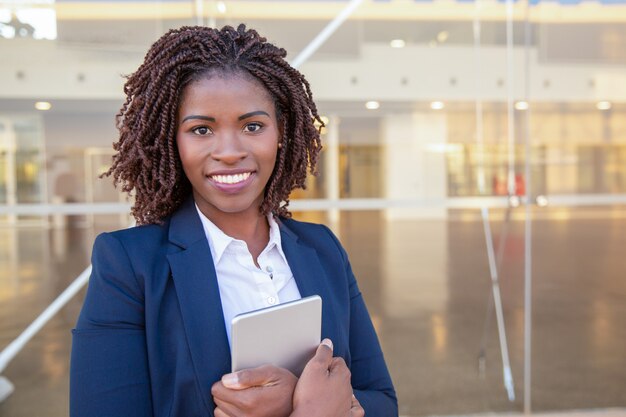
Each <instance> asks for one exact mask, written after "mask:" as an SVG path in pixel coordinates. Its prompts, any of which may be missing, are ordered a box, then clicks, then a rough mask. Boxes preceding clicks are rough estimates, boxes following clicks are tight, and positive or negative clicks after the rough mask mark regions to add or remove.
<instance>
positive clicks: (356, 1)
mask: <svg viewBox="0 0 626 417" xmlns="http://www.w3.org/2000/svg"><path fill="white" fill-rule="evenodd" d="M361 3H363V0H351V1H350V3H348V5H347V6H346V7H345V8H344V9H343V10H342V11H341V12H340V13H339V14H338V15H337V16H336V17H335V18H334V19H333V20H332V21H331V22H330V23H329V24H328V25H326V27H325V28H324V29H322V31H321V32H320V33H319V34H318V35H317V36H316V37H315V38H314V39H313V40H312V41H311V43H309V44H308V45H307V46H306V47H305V48H304V49H303V50H302V52H300V53H299V54H298V56H296V57H295V58H294V60H293V61H292V62H291V66H292V67H294V68H299V67H300V65H302V64H303V63H304V62H305V61H306V60H307V59H309V57H310V56H311V55H313V54H314V53H315V51H317V50H318V48H319V47H320V46H322V45H323V44H324V42H326V40H327V39H328V38H329V37H330V36H331V35H332V34H333V33H335V31H336V30H337V28H339V26H341V24H342V23H343V22H344V21H345V20H346V19H347V18H348V17H350V15H351V14H352V13H353V12H354V11H355V10H356V8H357V7H359V5H360V4H361Z"/></svg>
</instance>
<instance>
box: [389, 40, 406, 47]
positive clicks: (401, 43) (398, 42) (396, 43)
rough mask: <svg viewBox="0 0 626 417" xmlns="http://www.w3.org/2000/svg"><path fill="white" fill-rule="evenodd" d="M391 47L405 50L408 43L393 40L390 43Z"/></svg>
mask: <svg viewBox="0 0 626 417" xmlns="http://www.w3.org/2000/svg"><path fill="white" fill-rule="evenodd" d="M389 45H390V46H391V47H392V48H404V47H405V46H406V42H405V41H404V39H393V40H392V41H391V42H389Z"/></svg>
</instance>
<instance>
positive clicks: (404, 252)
mask: <svg viewBox="0 0 626 417" xmlns="http://www.w3.org/2000/svg"><path fill="white" fill-rule="evenodd" d="M520 213H521V211H520V212H516V213H515V216H514V218H516V219H517V218H519V217H520V216H519V215H520ZM563 213H565V214H563ZM494 214H495V215H494V217H493V220H492V227H493V233H494V236H496V241H495V244H496V246H497V245H498V243H499V242H500V240H498V239H497V236H498V235H499V234H500V233H502V231H503V230H505V229H507V230H508V232H507V238H506V239H505V240H504V242H505V246H504V249H503V261H502V265H501V286H500V289H501V294H502V303H503V310H504V319H505V324H506V336H507V338H508V349H509V355H510V359H511V366H512V373H513V378H514V383H515V394H516V399H515V401H513V402H509V401H508V399H507V397H506V392H505V390H504V387H503V384H502V362H501V355H500V347H499V342H498V331H497V328H496V320H495V313H494V312H493V309H492V308H490V303H491V285H490V278H489V268H488V259H487V252H486V249H485V237H484V233H483V225H482V223H481V221H480V218H479V217H478V216H477V212H473V211H467V212H451V213H450V215H449V219H448V220H432V219H428V220H402V221H392V222H389V221H386V220H384V216H383V214H382V213H381V212H350V213H342V215H341V216H340V221H339V222H338V223H337V224H335V231H336V232H337V233H338V234H339V235H340V238H341V240H342V242H343V243H344V245H345V247H346V249H347V250H348V253H349V255H350V257H351V261H352V266H353V269H354V271H355V274H356V275H357V278H358V279H359V283H360V286H361V289H362V291H363V293H364V295H365V298H366V301H367V303H368V306H369V308H370V313H371V314H372V317H373V319H374V322H375V325H376V326H377V328H378V332H379V337H380V339H381V342H382V345H383V349H384V351H385V354H386V357H387V362H388V365H389V368H390V370H391V373H392V376H393V378H394V382H395V384H396V389H397V391H398V395H399V400H400V412H401V414H402V415H410V416H424V415H461V414H479V413H487V412H512V413H513V412H520V411H521V410H522V408H523V405H522V404H523V390H522V387H523V380H522V376H523V354H524V352H523V326H524V320H523V318H524V309H523V307H524V304H523V295H524V294H523V290H524V282H523V279H524V269H523V265H524V223H523V222H522V221H519V220H513V221H511V222H510V223H509V224H508V228H505V227H504V222H503V220H502V219H503V213H502V212H501V211H499V212H496V213H494ZM296 217H300V218H305V219H313V220H317V221H326V219H325V215H324V214H322V213H303V214H298V215H297V216H296ZM118 227H119V226H118V225H112V224H108V225H105V224H100V225H99V226H98V227H95V228H93V229H90V228H84V227H69V228H66V229H61V230H53V229H51V230H46V229H42V228H32V227H31V228H18V229H16V228H10V227H4V228H0V349H2V348H4V347H5V346H6V345H7V344H8V343H10V342H11V341H12V340H13V339H14V338H15V337H16V336H17V335H18V334H19V333H20V332H21V331H22V330H23V329H24V328H25V327H26V326H27V325H28V324H29V323H30V322H31V321H32V320H33V319H34V318H35V317H36V316H37V315H38V314H39V313H40V312H41V311H42V310H43V309H44V308H45V307H46V306H47V305H48V304H49V303H50V302H51V301H52V300H53V299H54V298H55V297H56V296H57V295H58V294H59V293H60V292H61V291H62V290H63V289H64V288H65V287H66V286H67V285H68V284H69V283H70V282H71V280H72V279H73V278H74V277H76V276H77V275H78V274H79V273H80V272H81V271H82V270H83V269H84V268H85V267H86V266H87V264H88V262H89V254H90V251H91V245H92V242H93V239H94V236H95V235H96V233H98V232H100V231H103V230H108V229H111V228H118ZM532 243H533V250H532V259H533V343H532V349H533V352H532V359H533V362H532V406H533V410H534V411H537V412H551V411H558V410H575V409H604V408H618V409H626V274H625V272H624V271H626V208H623V207H622V208H620V207H615V208H604V209H593V210H589V209H588V210H569V211H563V210H560V211H558V212H557V211H556V210H554V211H553V212H552V213H551V212H550V210H548V209H546V210H544V211H543V213H542V215H541V216H538V218H537V219H536V220H534V221H533V239H532ZM82 297H83V293H82V292H81V293H80V294H79V295H78V296H77V297H75V299H74V300H72V302H71V303H70V304H69V305H67V306H66V307H65V308H64V309H63V310H61V312H60V313H59V314H58V315H57V316H56V317H55V318H54V319H53V320H52V321H51V322H50V323H48V324H47V325H46V326H45V327H44V329H43V330H42V331H41V332H40V333H39V334H38V335H37V336H36V337H35V338H34V339H33V340H32V341H31V342H30V343H29V344H28V345H27V346H26V348H25V349H24V350H23V351H22V352H21V353H20V354H19V355H18V356H17V357H16V358H15V360H14V361H13V362H11V364H10V365H9V366H8V368H7V369H6V371H5V372H4V373H3V375H4V376H5V377H7V378H8V379H9V380H11V381H12V382H13V384H14V385H15V392H14V393H13V394H12V395H11V396H10V397H9V398H8V399H7V400H5V401H4V402H3V403H1V404H0V416H2V417H4V416H6V417H9V416H10V417H21V416H28V417H32V416H51V417H53V416H54V417H56V416H66V415H67V414H68V401H67V396H68V358H69V347H70V329H71V328H72V326H73V324H74V321H75V320H76V316H77V314H78V311H79V309H80V305H81V301H82ZM488 313H489V314H488ZM481 352H482V353H483V355H481ZM481 357H482V360H479V359H480V358H481ZM592 415H593V414H592ZM610 415H616V416H617V415H623V413H622V412H620V411H616V412H615V414H610Z"/></svg>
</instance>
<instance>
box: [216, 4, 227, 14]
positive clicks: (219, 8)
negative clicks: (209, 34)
mask: <svg viewBox="0 0 626 417" xmlns="http://www.w3.org/2000/svg"><path fill="white" fill-rule="evenodd" d="M217 11H218V12H220V13H221V14H224V13H226V3H224V2H223V1H218V2H217Z"/></svg>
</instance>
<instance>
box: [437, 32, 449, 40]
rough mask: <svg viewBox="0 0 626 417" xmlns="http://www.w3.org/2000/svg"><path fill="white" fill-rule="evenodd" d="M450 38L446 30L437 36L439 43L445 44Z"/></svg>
mask: <svg viewBox="0 0 626 417" xmlns="http://www.w3.org/2000/svg"><path fill="white" fill-rule="evenodd" d="M448 36H449V33H448V32H447V31H445V30H442V31H441V32H439V33H438V34H437V41H439V43H444V42H445V41H447V40H448Z"/></svg>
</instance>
